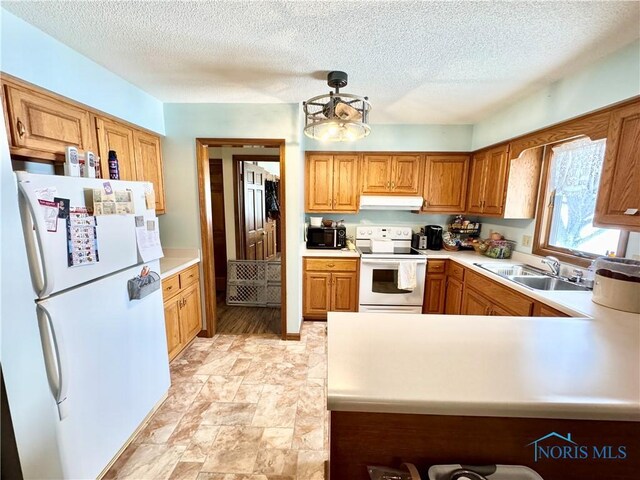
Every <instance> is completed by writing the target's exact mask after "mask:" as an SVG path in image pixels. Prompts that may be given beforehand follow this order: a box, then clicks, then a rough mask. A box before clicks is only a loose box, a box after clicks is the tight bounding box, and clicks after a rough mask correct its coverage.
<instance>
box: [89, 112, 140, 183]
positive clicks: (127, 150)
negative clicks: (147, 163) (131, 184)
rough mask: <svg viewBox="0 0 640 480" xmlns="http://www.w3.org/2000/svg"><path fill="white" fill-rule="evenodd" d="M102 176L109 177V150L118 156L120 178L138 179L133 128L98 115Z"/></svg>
mask: <svg viewBox="0 0 640 480" xmlns="http://www.w3.org/2000/svg"><path fill="white" fill-rule="evenodd" d="M96 129H97V132H98V150H99V152H100V165H101V166H102V176H103V177H104V178H109V165H108V159H109V150H114V151H115V152H116V154H117V156H118V169H119V171H120V180H137V179H138V177H137V173H136V163H135V148H134V140H133V129H131V128H129V127H126V126H124V125H122V124H120V123H117V122H115V121H113V120H110V119H108V118H102V117H96Z"/></svg>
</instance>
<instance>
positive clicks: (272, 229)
mask: <svg viewBox="0 0 640 480" xmlns="http://www.w3.org/2000/svg"><path fill="white" fill-rule="evenodd" d="M264 232H265V242H264V248H265V260H275V258H276V220H271V219H270V218H269V219H267V223H266V224H265V228H264Z"/></svg>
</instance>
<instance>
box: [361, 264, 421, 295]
mask: <svg viewBox="0 0 640 480" xmlns="http://www.w3.org/2000/svg"><path fill="white" fill-rule="evenodd" d="M403 261H410V262H416V263H417V266H416V288H415V289H413V290H401V289H399V288H398V266H399V264H400V262H403ZM426 268H427V259H426V258H420V257H417V258H416V259H415V260H414V259H411V260H400V259H398V260H394V259H386V258H361V260H360V305H412V306H422V300H423V295H424V281H425V272H426Z"/></svg>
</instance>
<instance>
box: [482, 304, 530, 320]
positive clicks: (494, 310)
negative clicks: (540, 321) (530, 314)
mask: <svg viewBox="0 0 640 480" xmlns="http://www.w3.org/2000/svg"><path fill="white" fill-rule="evenodd" d="M489 315H493V316H495V317H522V316H524V315H518V314H517V313H514V312H512V311H511V310H508V309H506V308H503V307H501V306H500V305H495V304H493V305H491V309H490V310H489Z"/></svg>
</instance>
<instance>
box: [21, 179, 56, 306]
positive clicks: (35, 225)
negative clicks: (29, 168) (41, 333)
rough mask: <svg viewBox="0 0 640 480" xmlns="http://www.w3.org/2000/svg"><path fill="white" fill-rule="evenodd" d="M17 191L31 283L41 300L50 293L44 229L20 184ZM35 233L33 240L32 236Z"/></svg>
mask: <svg viewBox="0 0 640 480" xmlns="http://www.w3.org/2000/svg"><path fill="white" fill-rule="evenodd" d="M18 190H19V192H20V197H19V198H20V202H19V203H20V211H21V213H22V215H21V217H22V230H23V232H24V239H25V242H26V246H27V255H28V257H29V265H30V266H31V281H32V283H33V288H34V289H35V291H36V293H37V294H38V297H40V298H43V297H46V296H47V295H49V293H51V291H52V289H53V288H52V287H53V286H52V285H50V283H49V280H48V278H49V277H48V275H47V263H46V261H45V260H44V259H45V258H46V256H45V254H44V251H43V242H42V235H43V233H42V232H43V231H44V230H45V229H46V227H45V226H44V224H43V222H44V220H43V219H42V215H40V216H39V215H37V214H36V212H35V211H34V209H33V202H32V201H31V199H30V198H29V194H28V192H27V191H26V189H25V187H24V186H23V184H22V182H18ZM33 231H35V238H34V235H33Z"/></svg>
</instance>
